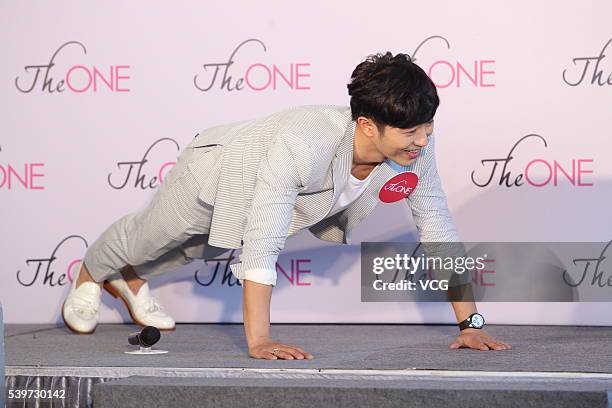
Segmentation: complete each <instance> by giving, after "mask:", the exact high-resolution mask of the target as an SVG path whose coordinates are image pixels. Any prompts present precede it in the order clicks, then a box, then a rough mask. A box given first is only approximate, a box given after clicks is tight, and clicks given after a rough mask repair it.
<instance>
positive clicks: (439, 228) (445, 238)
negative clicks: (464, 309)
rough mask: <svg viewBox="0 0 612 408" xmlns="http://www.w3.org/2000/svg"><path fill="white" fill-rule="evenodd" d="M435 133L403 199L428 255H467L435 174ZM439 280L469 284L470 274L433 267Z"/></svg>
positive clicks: (451, 284)
mask: <svg viewBox="0 0 612 408" xmlns="http://www.w3.org/2000/svg"><path fill="white" fill-rule="evenodd" d="M434 149H435V135H434V134H432V135H431V136H430V140H429V143H428V145H427V146H426V148H425V152H424V156H423V167H422V168H421V175H420V177H419V184H418V185H417V188H416V189H415V190H414V192H413V193H412V194H411V195H409V196H408V198H406V200H408V204H409V205H410V208H411V211H412V216H413V217H414V222H415V224H416V227H417V231H418V233H419V236H420V239H421V245H422V246H423V249H424V251H425V253H426V254H427V256H428V257H443V258H444V257H463V256H466V253H465V249H464V247H463V244H462V243H461V242H459V234H458V233H457V228H456V227H455V223H454V221H453V217H452V216H451V214H450V211H449V209H448V204H447V202H446V195H445V194H444V190H443V189H442V182H441V180H440V176H439V174H438V169H437V166H436V159H435V154H434ZM433 272H434V274H435V276H436V277H437V278H438V279H448V280H449V287H453V286H457V285H462V284H466V283H469V282H470V281H471V277H470V274H469V273H462V274H458V273H453V272H452V271H449V270H434V271H433Z"/></svg>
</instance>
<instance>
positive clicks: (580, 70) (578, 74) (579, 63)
mask: <svg viewBox="0 0 612 408" xmlns="http://www.w3.org/2000/svg"><path fill="white" fill-rule="evenodd" d="M610 43H612V38H610V39H609V40H608V42H607V43H606V44H605V45H604V46H603V48H602V49H601V51H600V52H599V55H597V56H590V57H576V58H573V59H572V63H573V65H572V67H571V68H565V69H564V70H563V82H565V83H566V84H567V85H569V86H578V85H582V84H583V83H584V82H585V79H586V81H587V85H589V84H590V85H599V86H604V85H612V67H610V66H608V70H609V71H608V72H609V73H608V74H606V73H604V71H603V69H602V67H603V65H604V63H603V60H604V59H605V58H606V54H605V53H606V49H607V48H608V47H609V46H610ZM587 74H588V76H587ZM605 75H608V77H607V78H606V77H605Z"/></svg>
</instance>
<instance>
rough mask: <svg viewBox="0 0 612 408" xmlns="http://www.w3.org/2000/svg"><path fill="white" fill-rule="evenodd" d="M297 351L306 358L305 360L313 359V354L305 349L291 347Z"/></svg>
mask: <svg viewBox="0 0 612 408" xmlns="http://www.w3.org/2000/svg"><path fill="white" fill-rule="evenodd" d="M289 347H291V348H293V349H295V350H297V351H298V352H299V353H300V354H302V356H304V358H312V354H310V353H309V352H307V351H304V350H303V349H301V348H299V347H296V346H289Z"/></svg>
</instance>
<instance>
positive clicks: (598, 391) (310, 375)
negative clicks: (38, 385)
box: [5, 324, 612, 407]
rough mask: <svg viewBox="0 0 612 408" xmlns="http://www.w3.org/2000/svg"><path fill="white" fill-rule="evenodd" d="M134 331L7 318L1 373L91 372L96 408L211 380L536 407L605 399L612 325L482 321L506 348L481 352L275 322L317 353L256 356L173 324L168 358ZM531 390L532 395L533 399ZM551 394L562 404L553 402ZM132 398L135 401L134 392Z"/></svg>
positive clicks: (200, 327)
mask: <svg viewBox="0 0 612 408" xmlns="http://www.w3.org/2000/svg"><path fill="white" fill-rule="evenodd" d="M137 329H138V328H137V327H136V326H132V325H116V324H104V325H100V326H98V328H97V330H96V332H95V333H94V334H92V335H74V334H71V333H70V332H69V331H68V330H67V329H66V328H63V327H54V326H49V325H46V326H45V325H11V324H9V325H5V347H6V366H7V367H6V375H7V378H10V377H12V378H13V380H15V379H16V378H21V379H23V378H25V377H26V376H29V377H36V376H38V377H41V378H42V377H47V378H58V377H62V378H73V379H74V378H88V379H90V380H91V379H95V378H98V379H99V381H96V380H94V381H92V382H91V384H93V385H95V387H92V388H94V393H93V394H94V396H95V395H97V396H98V398H99V400H100V401H106V402H105V403H102V402H100V403H99V404H98V405H94V406H113V404H116V403H117V401H118V400H114V398H120V400H121V401H128V400H129V399H130V396H129V395H128V394H129V393H137V392H138V391H137V390H138V389H140V390H141V391H142V390H144V389H146V388H147V387H149V388H150V387H153V388H152V389H155V390H158V392H153V394H151V392H148V394H147V395H149V396H151V395H156V399H155V400H154V402H155V401H157V403H160V401H162V400H163V398H164V395H168V392H167V391H168V390H179V389H183V390H185V389H189V390H191V391H194V390H196V389H198V390H199V391H197V392H195V391H194V392H195V394H194V393H193V392H192V393H188V394H189V395H191V396H193V395H196V394H197V393H198V392H202V393H203V394H202V395H198V396H197V397H193V398H195V400H197V401H200V402H201V401H202V398H206V395H208V396H210V395H212V394H214V393H212V391H211V390H213V389H214V387H220V386H221V387H222V386H225V387H228V386H229V387H239V388H240V389H244V387H250V388H249V389H251V390H256V389H260V391H261V392H262V395H267V394H265V393H264V388H267V387H281V386H283V385H284V386H288V385H290V386H291V389H292V392H293V393H297V394H296V398H298V397H299V392H307V395H311V396H313V397H314V396H315V395H317V393H316V392H315V391H314V390H315V389H316V390H319V391H320V390H322V389H325V391H324V392H323V391H320V392H323V394H321V395H332V394H333V393H334V392H336V393H339V395H338V396H337V397H336V402H335V403H336V404H337V405H336V406H341V405H342V404H341V403H340V402H339V401H342V397H341V394H342V392H343V391H342V390H343V389H346V388H347V387H348V388H350V389H353V390H356V389H370V390H372V392H374V391H375V389H376V390H378V391H376V392H380V390H381V389H385V388H388V389H389V390H390V392H391V394H389V395H388V396H386V397H385V400H386V401H392V400H393V398H400V397H401V393H397V392H395V391H393V390H398V389H403V390H413V391H414V390H422V391H423V392H425V390H436V392H437V394H436V396H437V398H438V402H439V403H440V401H441V400H440V398H441V394H440V392H441V391H444V392H445V393H446V394H445V395H446V397H448V398H451V399H452V398H455V397H453V394H452V393H451V394H449V392H451V391H453V390H455V391H457V392H459V393H461V390H488V391H487V392H481V393H472V396H474V395H476V396H479V397H480V398H483V399H486V400H487V401H489V402H488V403H493V401H494V400H495V401H497V400H498V399H499V398H500V395H501V394H500V393H499V392H501V391H504V392H512V391H516V392H519V393H518V394H517V393H516V392H515V393H514V394H512V395H511V396H505V397H504V398H502V399H501V400H499V401H497V402H495V405H491V406H504V403H505V402H504V401H506V402H508V401H512V404H510V405H507V406H516V405H515V403H517V401H519V399H520V398H523V399H524V401H532V402H534V401H536V400H540V402H539V403H538V405H537V406H546V404H547V403H548V402H550V403H551V404H552V405H551V406H602V407H607V406H608V405H607V402H606V401H609V400H612V399H611V397H612V351H611V350H612V327H567V326H508V325H489V326H488V330H487V331H488V332H489V333H490V334H492V335H493V336H494V337H497V338H499V339H500V340H502V341H505V342H509V343H511V344H512V347H513V349H512V350H503V351H478V350H470V349H459V350H450V349H448V345H449V344H450V343H451V342H452V340H453V339H454V338H455V337H456V335H457V329H456V327H453V326H445V325H439V326H436V325H355V324H350V325H345V324H340V325H336V324H317V325H309V324H305V325H301V324H300V325H295V324H273V325H272V332H271V333H272V336H273V338H275V339H277V340H279V341H281V342H285V343H288V344H294V345H297V346H300V347H302V348H304V349H305V350H307V351H309V352H311V353H312V354H313V355H314V359H312V360H258V359H252V358H250V357H249V356H248V354H247V350H246V343H245V339H244V334H243V327H242V325H240V324H197V325H196V324H179V325H177V329H176V331H175V332H169V333H165V332H164V333H162V338H161V340H160V342H159V343H158V344H157V345H156V346H155V347H154V348H158V349H164V350H168V351H169V353H168V354H165V355H151V356H135V355H127V354H124V351H126V350H131V349H133V347H132V346H129V345H128V343H127V337H128V335H129V334H130V333H132V332H134V331H136V330H137ZM127 377H132V378H127ZM100 382H101V384H97V383H100ZM96 384H97V385H96ZM13 385H16V383H13ZM135 385H139V387H140V388H138V387H135ZM196 385H197V386H199V387H200V388H197V387H196V388H194V386H196ZM258 387H259V388H258ZM309 387H310V388H309ZM300 389H302V391H300ZM306 389H308V390H306ZM164 390H166V391H164ZM206 390H208V391H207V392H208V393H206V392H205V391H206ZM305 390H306V391H305ZM331 390H333V391H331ZM536 391H539V392H541V395H540V397H537V396H536V394H533V392H536ZM393 392H395V393H394V394H393ZM530 392H531V394H529V393H530ZM551 392H554V393H555V395H556V396H557V397H556V398H561V399H558V400H554V399H551V397H550V394H551ZM572 392H573V393H574V394H572ZM589 392H590V393H591V394H589ZM126 393H127V394H126ZM562 393H565V394H562ZM157 394H160V395H157ZM179 394H180V393H179ZM173 395H176V393H173ZM185 395H187V394H185ZM354 395H355V394H353V396H354ZM410 395H411V398H412V397H414V396H415V395H416V394H414V393H412V394H410ZM538 395H539V394H538ZM563 395H564V396H563ZM132 397H133V398H134V399H135V400H138V399H139V398H142V395H140V396H137V395H136V394H134V395H132ZM370 397H371V398H374V399H375V398H378V397H379V396H376V395H373V394H372V395H370ZM266 398H267V397H266ZM347 398H348V397H347ZM364 398H366V399H367V397H364ZM389 398H390V399H389ZM402 398H403V397H402ZM406 398H408V397H406ZM420 398H424V397H423V396H421V397H420ZM470 398H471V397H470ZM487 398H488V399H487ZM517 398H519V399H517ZM468 399H469V398H468ZM468 399H466V400H465V402H466V403H467V402H468ZM259 400H260V401H263V400H261V399H259ZM175 401H176V400H175ZM402 401H403V402H402V404H405V403H407V402H406V400H402ZM432 401H434V402H435V399H434V400H432ZM572 401H573V402H572ZM576 401H578V402H576ZM596 401H599V402H601V404H599V403H597V402H596ZM247 402H249V401H248V400H247V401H245V403H247ZM251 402H252V400H251ZM268 402H270V401H268ZM353 402H355V401H354V400H353ZM481 402H483V403H484V400H481ZM553 402H554V404H553ZM181 403H183V404H186V403H188V402H186V401H185V402H181ZM234 403H235V404H234V405H235V406H239V405H240V404H239V403H238V401H234ZM432 403H433V402H432ZM508 403H510V402H508ZM338 404H339V405H338ZM542 404H544V405H542ZM564 404H565V405H564ZM572 404H573V405H572ZM584 404H586V405H584ZM602 404H603V405H602ZM162 405H163V404H162ZM400 405H401V404H400ZM126 406H127V405H126ZM158 406H161V405H158ZM261 406H265V404H264V405H261ZM321 406H322V405H321ZM404 406H406V405H404ZM419 406H437V405H427V404H425V405H423V401H422V400H421V405H419ZM452 406H459V405H457V404H454V405H452ZM533 406H536V405H533ZM610 406H612V405H610Z"/></svg>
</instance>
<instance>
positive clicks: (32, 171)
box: [0, 147, 45, 190]
mask: <svg viewBox="0 0 612 408" xmlns="http://www.w3.org/2000/svg"><path fill="white" fill-rule="evenodd" d="M0 152H2V148H1V147H0ZM44 166H45V164H44V163H21V164H15V163H0V190H17V189H20V190H21V189H23V190H44V189H45V185H44V184H43V180H39V179H44V177H45V172H44V169H43V167H44Z"/></svg>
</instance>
